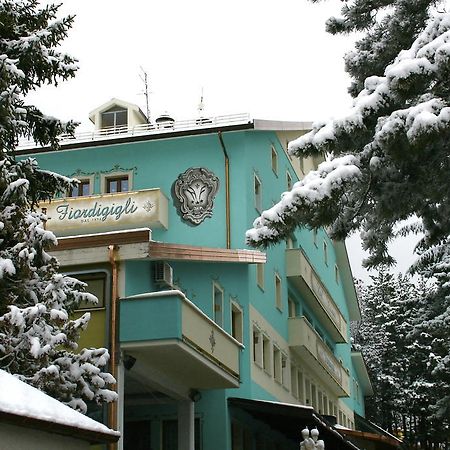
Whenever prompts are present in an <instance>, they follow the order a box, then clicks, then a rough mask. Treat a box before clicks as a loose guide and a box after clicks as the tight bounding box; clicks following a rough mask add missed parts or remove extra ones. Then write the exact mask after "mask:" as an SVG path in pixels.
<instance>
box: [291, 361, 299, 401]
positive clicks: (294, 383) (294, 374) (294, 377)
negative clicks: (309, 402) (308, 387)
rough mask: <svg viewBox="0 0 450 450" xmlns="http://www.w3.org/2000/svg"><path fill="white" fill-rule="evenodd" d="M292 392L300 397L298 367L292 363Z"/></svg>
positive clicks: (296, 396)
mask: <svg viewBox="0 0 450 450" xmlns="http://www.w3.org/2000/svg"><path fill="white" fill-rule="evenodd" d="M291 393H292V395H293V396H294V397H295V398H298V383H297V368H296V367H294V366H292V365H291Z"/></svg>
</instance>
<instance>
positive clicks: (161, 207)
mask: <svg viewBox="0 0 450 450" xmlns="http://www.w3.org/2000/svg"><path fill="white" fill-rule="evenodd" d="M39 208H45V209H46V215H47V217H48V220H47V223H46V226H47V229H49V230H51V231H53V233H55V234H56V235H57V236H69V235H85V234H92V233H99V232H109V231H118V230H125V229H135V228H139V227H148V228H165V229H167V228H168V200H167V197H166V196H165V195H164V194H163V192H162V191H161V189H143V190H140V191H129V192H118V193H115V194H102V195H89V196H83V197H68V198H64V199H61V200H52V201H51V202H48V203H47V202H46V203H40V204H39Z"/></svg>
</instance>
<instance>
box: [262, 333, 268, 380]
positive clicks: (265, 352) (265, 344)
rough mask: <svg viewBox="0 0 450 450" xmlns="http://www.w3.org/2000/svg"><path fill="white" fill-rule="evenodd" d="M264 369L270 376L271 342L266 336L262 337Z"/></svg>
mask: <svg viewBox="0 0 450 450" xmlns="http://www.w3.org/2000/svg"><path fill="white" fill-rule="evenodd" d="M262 350H263V361H262V362H263V369H264V370H265V371H266V372H267V373H269V374H270V340H269V338H268V337H267V336H266V335H264V334H263V335H262Z"/></svg>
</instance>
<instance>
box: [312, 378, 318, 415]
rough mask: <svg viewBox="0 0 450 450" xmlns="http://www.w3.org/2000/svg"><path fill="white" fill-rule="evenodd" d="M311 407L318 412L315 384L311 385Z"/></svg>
mask: <svg viewBox="0 0 450 450" xmlns="http://www.w3.org/2000/svg"><path fill="white" fill-rule="evenodd" d="M311 405H312V407H313V408H314V409H315V410H316V411H317V390H316V385H315V384H313V383H311Z"/></svg>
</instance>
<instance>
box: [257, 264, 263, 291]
mask: <svg viewBox="0 0 450 450" xmlns="http://www.w3.org/2000/svg"><path fill="white" fill-rule="evenodd" d="M256 284H257V285H258V286H259V287H260V288H261V289H262V290H264V264H256Z"/></svg>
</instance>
